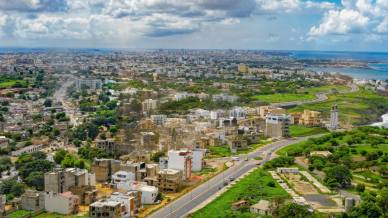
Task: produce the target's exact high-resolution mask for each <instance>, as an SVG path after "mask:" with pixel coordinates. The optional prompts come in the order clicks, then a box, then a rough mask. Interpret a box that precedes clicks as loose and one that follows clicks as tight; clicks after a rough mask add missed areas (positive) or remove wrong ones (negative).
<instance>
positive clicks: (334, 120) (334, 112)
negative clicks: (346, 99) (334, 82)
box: [328, 105, 339, 130]
mask: <svg viewBox="0 0 388 218" xmlns="http://www.w3.org/2000/svg"><path fill="white" fill-rule="evenodd" d="M328 127H329V129H332V130H335V129H337V128H338V127H339V121H338V106H337V105H334V106H333V107H332V108H331V110H330V123H329V126H328Z"/></svg>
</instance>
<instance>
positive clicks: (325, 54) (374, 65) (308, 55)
mask: <svg viewBox="0 0 388 218" xmlns="http://www.w3.org/2000/svg"><path fill="white" fill-rule="evenodd" d="M289 56H290V57H294V58H296V59H300V60H302V59H326V60H338V59H342V60H355V61H363V62H366V63H368V66H369V68H370V69H361V68H352V67H343V68H342V67H328V68H321V67H311V68H308V69H311V70H314V71H317V72H337V73H341V74H344V75H349V76H352V77H354V78H358V79H378V80H387V79H388V52H335V51H291V52H290V53H289Z"/></svg>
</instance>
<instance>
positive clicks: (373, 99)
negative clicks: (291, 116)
mask: <svg viewBox="0 0 388 218" xmlns="http://www.w3.org/2000/svg"><path fill="white" fill-rule="evenodd" d="M328 98H329V99H328V100H326V101H324V102H319V103H313V104H304V105H299V106H297V107H295V108H291V109H289V110H288V112H295V111H300V112H301V111H303V110H304V109H309V110H315V111H320V112H322V116H323V117H324V118H325V119H327V120H328V119H329V116H330V108H331V107H332V106H333V105H335V104H337V105H338V109H339V118H340V121H341V123H342V124H348V123H349V124H353V125H361V124H368V123H371V122H375V121H377V120H379V119H380V116H381V115H382V114H384V113H386V111H387V110H388V97H386V96H381V95H378V94H377V93H375V92H373V91H370V90H365V89H362V88H361V89H360V90H359V91H357V92H353V93H346V94H333V95H329V96H328ZM365 114H368V116H365Z"/></svg>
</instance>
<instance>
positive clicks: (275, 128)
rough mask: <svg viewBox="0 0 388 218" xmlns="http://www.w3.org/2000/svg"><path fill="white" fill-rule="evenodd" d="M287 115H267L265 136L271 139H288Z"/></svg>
mask: <svg viewBox="0 0 388 218" xmlns="http://www.w3.org/2000/svg"><path fill="white" fill-rule="evenodd" d="M289 125H290V116H289V115H285V114H282V115H272V114H269V115H267V118H266V120H265V136H266V137H271V138H279V137H289V136H290V133H289Z"/></svg>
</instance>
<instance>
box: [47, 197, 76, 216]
mask: <svg viewBox="0 0 388 218" xmlns="http://www.w3.org/2000/svg"><path fill="white" fill-rule="evenodd" d="M44 205H45V206H44V208H45V210H46V211H48V212H51V213H59V214H63V215H69V214H76V213H78V211H79V205H80V199H79V197H78V196H76V195H73V194H72V193H71V192H64V193H53V192H46V193H45V195H44Z"/></svg>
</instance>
